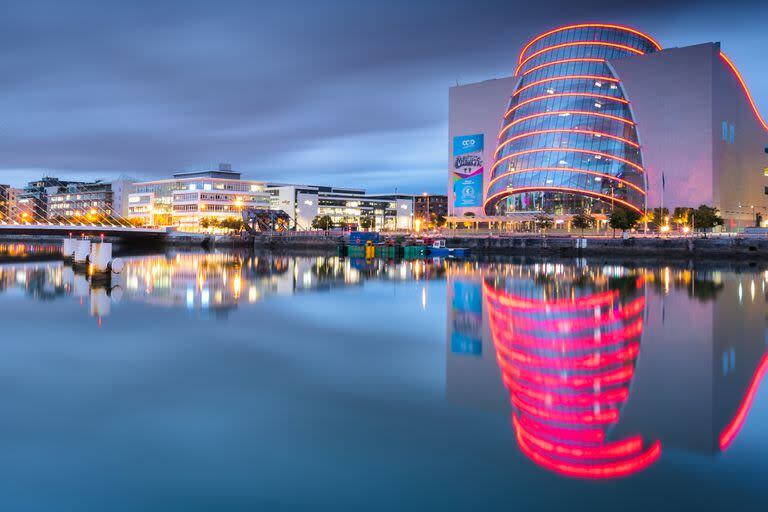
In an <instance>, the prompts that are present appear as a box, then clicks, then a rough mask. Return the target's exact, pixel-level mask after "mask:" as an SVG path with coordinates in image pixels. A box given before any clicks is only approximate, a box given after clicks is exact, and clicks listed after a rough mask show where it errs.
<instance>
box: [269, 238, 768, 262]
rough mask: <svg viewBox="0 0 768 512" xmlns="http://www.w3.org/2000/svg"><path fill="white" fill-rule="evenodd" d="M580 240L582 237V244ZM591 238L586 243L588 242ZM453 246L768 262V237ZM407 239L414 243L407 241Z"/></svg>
mask: <svg viewBox="0 0 768 512" xmlns="http://www.w3.org/2000/svg"><path fill="white" fill-rule="evenodd" d="M342 240H343V239H342V238H341V237H339V236H322V235H312V236H309V235H296V236H290V235H288V236H286V235H281V236H272V237H270V236H268V235H264V236H261V237H257V238H256V239H255V241H254V245H255V247H256V248H258V249H275V250H294V249H302V250H311V249H324V250H327V249H334V248H336V247H337V246H338V245H339V244H340V243H342ZM579 240H582V242H581V243H579ZM583 240H586V244H585V243H584V242H583ZM446 241H447V245H448V246H449V247H467V248H469V249H471V250H472V253H473V254H474V255H482V254H493V255H504V254H509V255H547V256H567V257H568V256H621V257H638V258H658V257H675V258H703V259H706V258H711V259H729V258H730V259H741V260H745V259H751V260H761V259H766V260H767V261H768V237H765V236H761V237H745V236H733V237H725V236H710V237H706V238H705V237H689V238H683V237H670V238H661V237H658V238H654V237H638V238H628V239H623V238H621V237H616V238H610V237H585V238H581V239H580V238H578V237H570V236H548V237H539V236H530V235H529V236H519V237H514V236H503V237H498V236H466V237H448V238H447V239H446ZM406 243H408V242H407V241H406Z"/></svg>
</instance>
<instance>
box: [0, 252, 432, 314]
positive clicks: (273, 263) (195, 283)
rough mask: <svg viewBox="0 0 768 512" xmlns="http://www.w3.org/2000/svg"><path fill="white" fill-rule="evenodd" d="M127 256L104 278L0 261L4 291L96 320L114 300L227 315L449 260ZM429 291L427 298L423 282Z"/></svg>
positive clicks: (421, 273) (403, 275)
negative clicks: (71, 305) (67, 303)
mask: <svg viewBox="0 0 768 512" xmlns="http://www.w3.org/2000/svg"><path fill="white" fill-rule="evenodd" d="M124 260H125V268H124V270H123V272H122V273H121V274H119V275H113V276H112V278H111V280H110V281H109V282H107V283H103V282H93V281H92V280H90V279H89V277H88V276H87V275H85V274H81V273H76V272H74V271H73V269H72V268H71V267H68V266H65V265H63V264H62V263H61V262H58V261H49V262H44V263H26V262H25V263H12V264H10V263H9V264H0V293H2V292H4V291H8V290H12V289H15V290H20V291H23V292H24V294H25V295H26V296H28V297H30V298H33V299H37V300H54V299H57V298H65V297H71V298H75V299H78V300H79V301H80V302H81V303H84V302H85V301H86V300H88V301H89V306H90V313H91V315H92V316H95V317H99V318H102V317H106V316H109V315H110V314H111V311H112V305H113V303H120V302H137V303H144V304H149V305H152V306H158V307H173V308H186V309H187V310H190V311H194V312H197V313H200V314H210V315H211V316H213V317H217V318H225V317H226V316H227V314H228V313H229V312H231V311H232V310H234V309H236V308H237V306H238V305H239V304H242V303H248V304H253V303H256V302H258V301H260V300H262V299H263V298H264V297H267V296H284V295H293V294H296V293H303V292H309V291H313V292H317V291H329V290H333V289H336V288H344V287H351V286H361V285H362V284H363V283H364V282H365V281H366V280H369V279H386V280H393V281H419V280H429V279H434V278H441V277H443V276H444V275H445V265H446V264H445V262H443V261H441V260H434V261H433V260H424V261H422V260H418V261H398V262H395V261H387V260H363V259H354V258H353V259H342V258H338V257H335V256H316V257H289V256H281V255H272V254H264V255H260V254H254V253H249V252H243V253H237V252H220V253H188V252H179V253H173V254H163V255H154V256H140V257H129V258H125V259H124ZM424 294H425V295H424V300H426V288H425V289H424Z"/></svg>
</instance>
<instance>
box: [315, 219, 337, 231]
mask: <svg viewBox="0 0 768 512" xmlns="http://www.w3.org/2000/svg"><path fill="white" fill-rule="evenodd" d="M312 227H313V228H314V229H322V230H323V231H328V230H331V229H333V219H332V218H331V216H330V215H318V216H317V217H315V218H314V219H312Z"/></svg>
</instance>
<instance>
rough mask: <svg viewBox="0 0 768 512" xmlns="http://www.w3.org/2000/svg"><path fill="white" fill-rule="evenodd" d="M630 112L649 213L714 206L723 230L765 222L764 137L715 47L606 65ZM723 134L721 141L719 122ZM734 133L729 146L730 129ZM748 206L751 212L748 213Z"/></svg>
mask: <svg viewBox="0 0 768 512" xmlns="http://www.w3.org/2000/svg"><path fill="white" fill-rule="evenodd" d="M611 64H612V66H613V67H614V69H615V70H616V72H617V74H618V76H619V78H620V79H621V83H622V86H623V87H624V89H625V91H626V93H627V98H628V99H629V101H630V104H631V105H632V109H633V113H634V116H635V120H636V121H637V125H638V126H637V128H638V134H639V136H640V144H641V148H642V153H643V163H644V166H645V168H646V175H647V180H648V195H647V200H648V207H649V208H652V207H657V206H660V205H661V204H662V197H661V196H662V179H661V177H662V172H663V173H664V177H665V179H666V186H665V187H664V198H663V203H664V206H665V207H667V208H669V210H670V211H672V210H673V209H674V208H675V207H679V206H690V207H696V206H698V205H700V204H706V205H714V206H716V207H717V208H719V209H720V211H721V215H722V216H723V218H724V220H725V222H726V225H725V229H728V230H736V229H739V228H742V227H744V226H747V225H751V221H752V219H754V211H755V209H757V210H760V211H762V212H764V216H765V217H768V195H765V193H764V190H765V186H768V178H766V177H764V176H763V168H764V167H766V166H768V158H766V157H767V155H766V154H765V152H764V148H765V147H766V146H767V145H768V133H766V131H765V130H763V128H762V126H761V125H760V124H759V123H758V121H757V119H756V117H755V115H754V112H753V111H752V109H751V107H750V105H749V103H748V101H747V99H746V96H745V94H744V91H743V90H742V88H741V86H740V85H739V83H738V81H737V79H736V78H735V76H734V75H733V73H732V72H731V70H730V68H728V66H727V65H726V64H725V63H724V62H723V60H722V59H721V58H720V44H719V43H706V44H700V45H696V46H689V47H685V48H671V49H668V50H664V51H662V52H659V53H654V54H648V55H642V56H637V57H630V58H626V59H621V60H616V61H612V62H611ZM723 121H725V122H726V125H727V128H728V130H727V131H728V134H727V136H726V138H725V140H724V139H723V133H722V123H723ZM731 125H733V127H734V132H735V133H734V135H735V136H734V138H733V142H731V138H730V127H731ZM752 206H754V207H755V208H754V209H753V208H752Z"/></svg>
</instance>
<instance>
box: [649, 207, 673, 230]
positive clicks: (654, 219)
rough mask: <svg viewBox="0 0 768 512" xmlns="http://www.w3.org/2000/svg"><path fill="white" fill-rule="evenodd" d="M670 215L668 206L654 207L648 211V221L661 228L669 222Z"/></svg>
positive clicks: (656, 227) (654, 226)
mask: <svg viewBox="0 0 768 512" xmlns="http://www.w3.org/2000/svg"><path fill="white" fill-rule="evenodd" d="M667 217H669V209H668V208H654V209H653V210H651V211H649V212H648V223H649V224H651V226H652V227H653V228H655V229H659V228H660V227H661V226H664V225H665V224H666V223H667Z"/></svg>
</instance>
